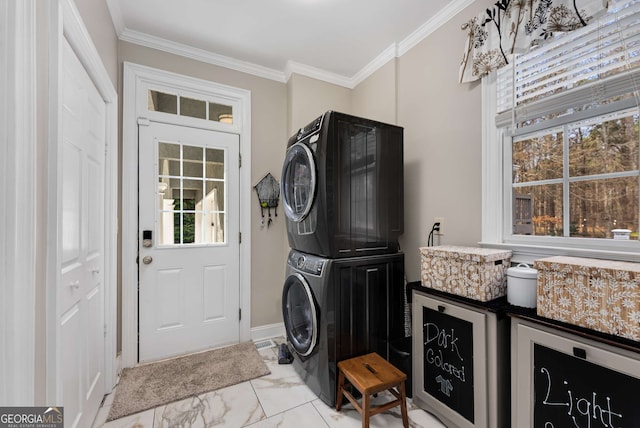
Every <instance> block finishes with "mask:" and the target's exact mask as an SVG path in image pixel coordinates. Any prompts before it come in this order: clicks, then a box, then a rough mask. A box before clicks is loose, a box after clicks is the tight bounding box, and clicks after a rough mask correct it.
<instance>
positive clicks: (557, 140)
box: [496, 0, 640, 240]
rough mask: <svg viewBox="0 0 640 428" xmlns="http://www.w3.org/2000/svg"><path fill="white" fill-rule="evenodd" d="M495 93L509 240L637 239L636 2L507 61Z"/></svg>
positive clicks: (639, 18) (639, 74) (639, 35)
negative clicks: (506, 170)
mask: <svg viewBox="0 0 640 428" xmlns="http://www.w3.org/2000/svg"><path fill="white" fill-rule="evenodd" d="M496 88H497V91H498V92H497V115H496V125H497V127H498V128H502V129H503V130H504V131H505V132H504V134H505V135H509V136H510V137H511V145H510V150H505V162H507V163H508V164H509V163H510V165H511V180H505V182H506V183H509V185H508V188H507V189H505V190H506V191H505V193H507V195H506V196H510V197H507V198H505V200H511V201H513V202H512V210H511V211H512V213H511V225H512V231H511V236H517V235H534V236H545V237H564V238H602V239H616V240H620V239H622V240H638V230H639V213H640V202H639V195H640V167H639V164H640V151H639V146H640V144H639V140H640V138H639V122H640V121H639V106H640V96H639V90H640V1H638V0H633V1H630V0H617V1H612V2H610V6H609V11H608V13H607V14H606V15H605V16H603V17H601V18H599V19H598V20H597V22H592V23H590V24H589V25H587V26H586V27H584V28H582V29H579V30H576V31H573V32H570V33H567V34H564V35H562V36H558V37H557V39H556V40H552V41H547V42H546V43H544V44H542V45H541V46H539V47H537V48H534V49H532V50H531V51H530V52H528V53H527V54H524V55H521V56H518V57H516V58H514V59H513V61H512V64H511V65H510V66H508V67H506V68H503V69H501V70H499V72H498V76H497V81H496ZM516 202H517V203H516ZM523 204H528V205H527V206H523ZM522 213H529V214H528V215H529V216H530V218H523V214H522ZM523 225H529V226H526V227H525V226H523Z"/></svg>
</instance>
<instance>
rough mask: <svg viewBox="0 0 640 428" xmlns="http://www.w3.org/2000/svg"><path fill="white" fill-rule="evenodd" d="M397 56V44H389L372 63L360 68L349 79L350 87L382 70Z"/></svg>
mask: <svg viewBox="0 0 640 428" xmlns="http://www.w3.org/2000/svg"><path fill="white" fill-rule="evenodd" d="M399 56H400V55H399V54H398V44H397V43H393V44H391V45H390V46H389V47H388V48H386V49H385V50H383V51H382V52H381V53H380V55H378V56H377V57H375V58H374V59H373V61H371V62H370V63H369V64H367V65H365V66H364V67H362V69H360V71H358V72H357V73H356V74H354V76H353V77H352V78H351V81H352V86H351V87H352V88H355V87H356V86H358V85H359V84H360V83H362V82H363V81H364V80H365V79H367V77H369V76H371V75H372V74H373V73H375V72H376V71H378V70H379V69H380V68H382V66H383V65H385V64H386V63H388V62H389V61H391V60H392V59H394V58H397V57H399Z"/></svg>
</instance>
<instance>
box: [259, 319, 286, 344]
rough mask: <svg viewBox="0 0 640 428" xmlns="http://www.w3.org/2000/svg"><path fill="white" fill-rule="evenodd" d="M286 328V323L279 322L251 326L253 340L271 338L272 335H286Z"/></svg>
mask: <svg viewBox="0 0 640 428" xmlns="http://www.w3.org/2000/svg"><path fill="white" fill-rule="evenodd" d="M284 335H285V329H284V323H282V322H279V323H275V324H267V325H261V326H258V327H252V328H251V340H253V341H254V342H255V341H258V340H264V339H271V338H272V337H278V336H284Z"/></svg>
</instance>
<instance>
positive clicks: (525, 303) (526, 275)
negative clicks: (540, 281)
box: [507, 263, 538, 308]
mask: <svg viewBox="0 0 640 428" xmlns="http://www.w3.org/2000/svg"><path fill="white" fill-rule="evenodd" d="M537 278H538V270H537V269H534V268H532V267H530V266H529V265H528V264H526V263H520V264H518V265H517V266H514V267H510V268H509V269H507V302H509V303H511V304H512V305H516V306H522V307H524V308H535V307H536V300H537V294H538V293H537V289H536V282H537Z"/></svg>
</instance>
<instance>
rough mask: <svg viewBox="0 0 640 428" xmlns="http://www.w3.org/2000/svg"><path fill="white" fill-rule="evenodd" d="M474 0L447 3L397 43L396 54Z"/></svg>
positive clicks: (428, 33) (411, 45)
mask: <svg viewBox="0 0 640 428" xmlns="http://www.w3.org/2000/svg"><path fill="white" fill-rule="evenodd" d="M474 1H475V0H454V1H452V2H451V3H449V4H448V5H447V6H445V7H444V9H442V10H441V11H440V12H438V13H437V14H435V15H434V16H433V17H432V18H431V19H430V20H428V21H427V22H425V23H424V24H422V25H421V26H420V27H419V28H418V29H417V30H416V31H414V32H413V33H411V34H409V35H408V36H407V37H405V38H404V40H402V41H401V42H400V43H398V56H402V55H404V54H405V53H407V52H408V51H409V50H411V48H413V47H414V46H415V45H417V44H418V43H420V42H421V41H423V40H424V39H426V38H427V37H428V36H429V35H430V34H431V33H433V32H434V31H436V30H437V29H438V28H440V27H441V26H443V25H444V24H446V23H447V22H449V20H450V19H451V18H453V17H454V16H456V15H457V14H458V13H460V12H462V10H464V9H465V8H466V7H467V6H470V5H471V4H473V2H474Z"/></svg>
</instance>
